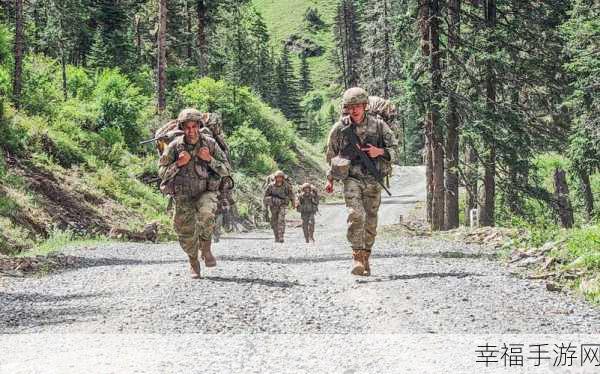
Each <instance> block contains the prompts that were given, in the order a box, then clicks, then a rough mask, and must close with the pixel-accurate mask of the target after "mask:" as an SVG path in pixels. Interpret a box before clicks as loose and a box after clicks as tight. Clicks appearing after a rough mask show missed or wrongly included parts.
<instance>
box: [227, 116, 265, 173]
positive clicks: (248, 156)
mask: <svg viewBox="0 0 600 374" xmlns="http://www.w3.org/2000/svg"><path fill="white" fill-rule="evenodd" d="M229 146H230V148H231V156H232V158H233V160H235V163H236V166H239V167H242V168H247V169H251V170H253V171H256V172H258V173H263V174H265V173H267V172H269V171H270V170H272V169H273V168H274V166H275V161H273V159H272V158H271V157H270V156H269V141H268V140H267V139H266V138H265V136H264V135H263V134H262V133H261V132H260V131H259V130H257V129H253V128H250V127H248V125H247V124H245V125H244V126H241V127H239V128H238V129H237V130H235V131H234V132H233V134H232V135H231V137H230V138H229Z"/></svg>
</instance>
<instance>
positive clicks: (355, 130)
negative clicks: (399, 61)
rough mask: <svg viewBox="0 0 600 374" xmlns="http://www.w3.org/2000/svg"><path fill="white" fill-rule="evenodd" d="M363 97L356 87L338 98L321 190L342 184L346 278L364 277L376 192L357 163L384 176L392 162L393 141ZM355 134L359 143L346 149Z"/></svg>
mask: <svg viewBox="0 0 600 374" xmlns="http://www.w3.org/2000/svg"><path fill="white" fill-rule="evenodd" d="M368 103H369V97H368V94H367V92H366V91H365V90H363V89H362V88H359V87H353V88H350V89H348V90H347V91H346V92H345V93H344V95H343V98H342V104H343V107H344V111H345V112H346V113H347V116H345V117H343V118H342V119H341V120H340V121H339V122H337V123H336V124H335V125H334V127H333V128H332V130H331V132H330V133H329V141H328V144H327V157H326V158H327V162H328V163H329V164H330V166H331V168H330V171H329V174H328V175H327V186H326V187H325V190H326V191H327V192H329V193H331V192H333V187H334V180H336V179H337V180H340V181H342V182H343V184H344V199H345V201H346V207H347V208H348V234H347V238H348V241H349V242H350V244H351V246H352V257H353V259H354V262H353V267H352V274H354V275H370V273H371V268H370V264H369V257H370V255H371V249H372V248H373V244H374V243H375V236H376V235H377V213H378V211H379V205H380V204H381V191H382V187H381V186H380V184H379V182H378V180H377V178H376V177H375V176H374V175H373V173H372V172H370V171H369V170H368V165H366V163H365V162H363V160H362V159H361V158H360V157H359V156H360V155H359V154H358V153H357V152H358V151H360V152H363V154H364V155H366V156H368V157H365V158H366V159H367V160H369V159H370V160H371V164H372V165H373V164H374V166H375V167H376V171H377V173H378V174H380V175H387V174H389V172H390V170H391V163H392V162H393V161H394V159H395V147H396V138H395V136H394V133H393V132H392V130H391V129H390V127H389V126H388V125H387V124H386V123H385V122H384V121H383V120H382V119H380V118H378V117H376V116H373V115H371V114H369V113H368V112H367V108H368ZM351 134H355V135H356V138H358V140H359V142H358V143H356V146H354V145H353V144H352V138H353V136H352V135H351Z"/></svg>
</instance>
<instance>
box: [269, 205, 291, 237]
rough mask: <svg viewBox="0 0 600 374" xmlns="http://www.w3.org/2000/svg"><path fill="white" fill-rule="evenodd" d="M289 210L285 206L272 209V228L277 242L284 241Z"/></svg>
mask: <svg viewBox="0 0 600 374" xmlns="http://www.w3.org/2000/svg"><path fill="white" fill-rule="evenodd" d="M286 210H287V208H286V207H285V206H272V207H271V228H272V229H273V234H274V235H275V240H283V234H285V213H286Z"/></svg>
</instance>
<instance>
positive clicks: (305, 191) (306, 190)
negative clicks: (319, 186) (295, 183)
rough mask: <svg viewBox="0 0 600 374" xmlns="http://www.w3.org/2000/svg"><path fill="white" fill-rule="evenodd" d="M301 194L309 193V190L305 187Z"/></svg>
mask: <svg viewBox="0 0 600 374" xmlns="http://www.w3.org/2000/svg"><path fill="white" fill-rule="evenodd" d="M302 192H304V193H305V194H307V193H310V188H308V187H306V188H305V189H303V190H302Z"/></svg>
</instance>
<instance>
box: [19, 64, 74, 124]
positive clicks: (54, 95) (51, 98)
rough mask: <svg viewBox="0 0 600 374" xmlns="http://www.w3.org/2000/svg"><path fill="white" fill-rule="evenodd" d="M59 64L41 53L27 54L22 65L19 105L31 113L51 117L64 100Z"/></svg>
mask: <svg viewBox="0 0 600 374" xmlns="http://www.w3.org/2000/svg"><path fill="white" fill-rule="evenodd" d="M60 77H61V73H60V66H59V65H58V63H57V62H56V61H55V60H53V59H51V58H48V57H45V56H43V55H33V54H31V55H27V57H26V58H25V63H24V65H23V92H22V97H21V106H22V108H23V110H25V111H26V112H27V113H29V114H31V115H44V116H46V117H51V116H53V115H54V114H55V111H56V108H58V106H59V104H60V102H61V101H63V100H64V94H63V92H62V87H61V82H60Z"/></svg>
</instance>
